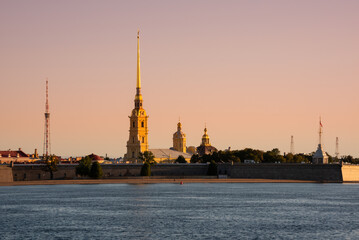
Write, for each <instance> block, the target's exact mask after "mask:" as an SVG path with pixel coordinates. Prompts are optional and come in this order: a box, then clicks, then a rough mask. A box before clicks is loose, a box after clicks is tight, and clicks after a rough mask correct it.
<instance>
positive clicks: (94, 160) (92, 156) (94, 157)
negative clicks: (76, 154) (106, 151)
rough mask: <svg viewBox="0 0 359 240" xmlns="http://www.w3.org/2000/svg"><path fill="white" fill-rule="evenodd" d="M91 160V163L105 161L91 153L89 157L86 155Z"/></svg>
mask: <svg viewBox="0 0 359 240" xmlns="http://www.w3.org/2000/svg"><path fill="white" fill-rule="evenodd" d="M88 156H89V157H90V159H91V161H92V162H99V163H103V162H104V161H105V160H104V158H103V157H100V156H98V155H96V154H93V153H91V154H90V155H88Z"/></svg>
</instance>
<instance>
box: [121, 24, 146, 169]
mask: <svg viewBox="0 0 359 240" xmlns="http://www.w3.org/2000/svg"><path fill="white" fill-rule="evenodd" d="M129 118H130V134H129V139H128V141H127V153H126V154H125V157H124V159H125V161H129V162H133V163H136V162H139V161H138V158H139V154H140V152H145V151H148V125H147V122H148V121H147V120H148V116H147V114H146V111H145V109H143V99H142V94H141V74H140V34H139V31H138V33H137V86H136V96H135V108H134V109H133V110H132V113H131V116H129Z"/></svg>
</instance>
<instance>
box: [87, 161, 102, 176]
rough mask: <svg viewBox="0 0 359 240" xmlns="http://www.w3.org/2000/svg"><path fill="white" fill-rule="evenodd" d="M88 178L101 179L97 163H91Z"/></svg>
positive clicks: (99, 167) (100, 168)
mask: <svg viewBox="0 0 359 240" xmlns="http://www.w3.org/2000/svg"><path fill="white" fill-rule="evenodd" d="M90 177H91V178H95V179H99V178H102V167H101V165H100V164H99V163H98V162H94V163H92V166H91V170H90Z"/></svg>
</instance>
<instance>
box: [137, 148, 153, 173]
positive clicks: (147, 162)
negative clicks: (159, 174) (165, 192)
mask: <svg viewBox="0 0 359 240" xmlns="http://www.w3.org/2000/svg"><path fill="white" fill-rule="evenodd" d="M139 158H140V159H141V160H142V161H143V165H142V168H141V176H151V166H152V165H153V164H156V161H155V156H154V155H153V153H152V152H151V151H145V152H144V153H142V152H140V157H139Z"/></svg>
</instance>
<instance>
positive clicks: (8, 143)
mask: <svg viewBox="0 0 359 240" xmlns="http://www.w3.org/2000/svg"><path fill="white" fill-rule="evenodd" d="M358 11H359V1H351V0H346V1H339V0H337V1H332V0H317V1H312V0H310V1H309V0H304V1H288V0H273V1H259V0H254V1H253V0H248V1H230V0H228V1H211V0H205V1H193V0H191V1H156V0H154V1H146V0H145V1H117V0H116V1H115V0H114V1H110V0H106V1H97V0H96V1H94V0H73V1H69V0H68V1H67V0H64V1H47V0H31V1H28V0H23V1H20V0H0V32H1V37H0V86H1V94H0V108H1V114H0V133H1V134H0V149H2V150H6V149H17V148H19V147H21V148H22V149H23V150H24V151H25V152H26V153H33V151H34V149H35V148H37V149H38V150H39V152H40V153H42V152H43V141H44V111H45V81H46V78H48V80H49V95H50V96H49V103H50V113H51V116H50V132H51V152H52V153H54V154H56V155H61V156H83V155H87V154H90V153H95V154H98V155H102V156H104V155H105V154H108V156H109V157H123V155H124V154H125V152H126V142H127V140H128V137H129V136H128V135H129V132H128V130H129V127H130V122H129V118H128V116H129V115H130V113H131V110H132V109H133V107H134V102H133V101H134V96H135V87H136V66H137V65H136V49H137V46H136V44H137V39H136V35H137V29H140V42H141V43H140V45H141V79H142V94H143V98H144V108H145V110H146V111H147V114H148V115H149V145H150V148H169V147H171V146H172V134H173V133H174V132H175V131H176V130H177V129H176V128H177V122H178V120H179V118H180V119H181V122H182V126H183V131H184V132H185V133H186V135H187V146H199V144H200V143H201V137H202V135H203V129H204V127H205V124H206V126H207V128H208V134H209V136H210V140H211V144H212V145H213V146H215V147H217V148H218V149H222V150H224V149H227V148H228V147H231V149H243V148H246V147H250V148H255V149H261V150H264V151H267V150H271V149H273V148H279V150H280V151H281V152H282V153H284V152H289V151H290V136H291V135H293V136H294V149H295V152H296V153H310V152H313V151H315V150H316V148H317V144H318V130H319V117H320V116H321V118H322V123H323V126H324V128H323V131H324V133H323V147H324V150H325V151H327V152H328V153H329V154H331V155H334V153H335V138H336V137H338V138H339V152H340V154H341V155H349V154H350V155H353V156H355V157H359V149H358V144H359V126H358V123H359V96H358V89H359V68H358V64H359V44H358V42H359V14H358Z"/></svg>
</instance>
